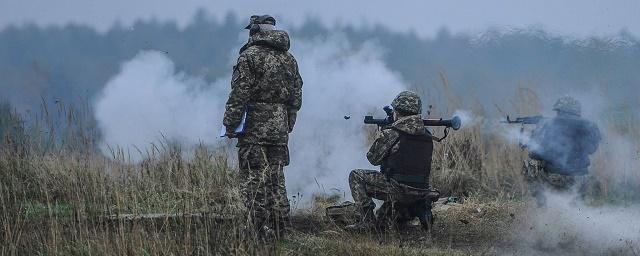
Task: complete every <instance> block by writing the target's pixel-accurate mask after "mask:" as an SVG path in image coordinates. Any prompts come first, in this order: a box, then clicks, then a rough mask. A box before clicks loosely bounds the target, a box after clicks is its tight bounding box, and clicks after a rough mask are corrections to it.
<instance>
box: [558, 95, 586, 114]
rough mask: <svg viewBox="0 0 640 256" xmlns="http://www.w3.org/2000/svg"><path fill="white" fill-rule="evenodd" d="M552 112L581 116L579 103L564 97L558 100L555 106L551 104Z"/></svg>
mask: <svg viewBox="0 0 640 256" xmlns="http://www.w3.org/2000/svg"><path fill="white" fill-rule="evenodd" d="M553 110H555V111H557V112H563V113H567V114H573V115H577V116H579V115H581V114H582V106H581V105H580V102H579V101H578V100H576V99H574V98H573V97H571V96H564V97H562V98H560V99H558V100H557V101H556V104H553Z"/></svg>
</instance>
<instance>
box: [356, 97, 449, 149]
mask: <svg viewBox="0 0 640 256" xmlns="http://www.w3.org/2000/svg"><path fill="white" fill-rule="evenodd" d="M382 109H383V110H384V112H385V113H386V114H387V117H385V118H380V119H377V118H373V116H365V117H364V123H365V124H375V125H377V126H378V127H379V128H380V129H385V128H389V127H390V126H391V124H393V121H394V120H393V109H392V108H391V107H389V106H385V107H384V108H382ZM422 122H423V123H424V125H425V126H444V127H446V128H445V131H444V137H442V138H439V139H438V138H434V139H436V140H438V141H440V140H442V139H444V138H446V137H447V135H448V128H452V129H454V130H458V129H460V127H462V120H460V117H458V116H454V117H453V118H451V119H442V118H428V119H422Z"/></svg>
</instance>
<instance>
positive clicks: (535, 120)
mask: <svg viewBox="0 0 640 256" xmlns="http://www.w3.org/2000/svg"><path fill="white" fill-rule="evenodd" d="M545 119H547V118H545V117H543V116H540V115H538V116H525V117H516V119H515V120H512V119H511V118H509V116H507V120H504V121H500V123H503V124H522V126H521V127H520V134H523V133H524V125H525V124H539V123H540V122H542V121H543V120H545ZM518 145H520V148H522V149H525V148H526V147H527V145H526V144H525V143H524V142H523V141H522V139H521V138H518Z"/></svg>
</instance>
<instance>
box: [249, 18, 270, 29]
mask: <svg viewBox="0 0 640 256" xmlns="http://www.w3.org/2000/svg"><path fill="white" fill-rule="evenodd" d="M254 24H255V25H260V24H266V25H273V26H275V25H276V19H275V18H274V17H271V15H251V18H250V19H249V25H247V26H246V27H244V29H251V25H254Z"/></svg>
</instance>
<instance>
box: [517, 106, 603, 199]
mask: <svg viewBox="0 0 640 256" xmlns="http://www.w3.org/2000/svg"><path fill="white" fill-rule="evenodd" d="M553 110H554V111H556V116H555V117H554V118H552V119H549V120H545V121H543V122H542V123H541V124H540V125H539V127H537V128H536V129H534V130H533V131H532V133H531V139H530V141H529V142H528V143H527V144H526V145H525V147H526V148H527V149H528V151H529V158H530V159H529V160H528V161H525V163H524V166H523V172H524V175H525V178H526V181H527V183H529V188H530V191H531V194H532V195H533V196H534V197H535V198H536V201H537V204H538V207H542V206H544V205H545V204H546V198H545V196H544V194H543V192H544V189H545V188H551V189H553V190H556V191H568V190H570V189H572V188H576V189H577V190H578V195H579V198H580V199H581V200H582V199H584V196H585V193H586V188H587V185H588V181H589V177H590V176H589V175H588V174H589V172H588V168H589V165H590V161H589V156H590V155H591V154H593V153H594V152H595V151H596V150H597V149H598V144H599V143H600V139H601V138H600V130H599V129H598V127H597V126H596V125H595V124H594V123H592V122H591V121H588V120H586V119H584V118H582V117H581V112H582V111H581V105H580V102H578V101H577V100H576V99H574V98H572V97H569V96H565V97H562V98H560V99H558V100H557V102H556V103H555V104H554V106H553Z"/></svg>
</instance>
